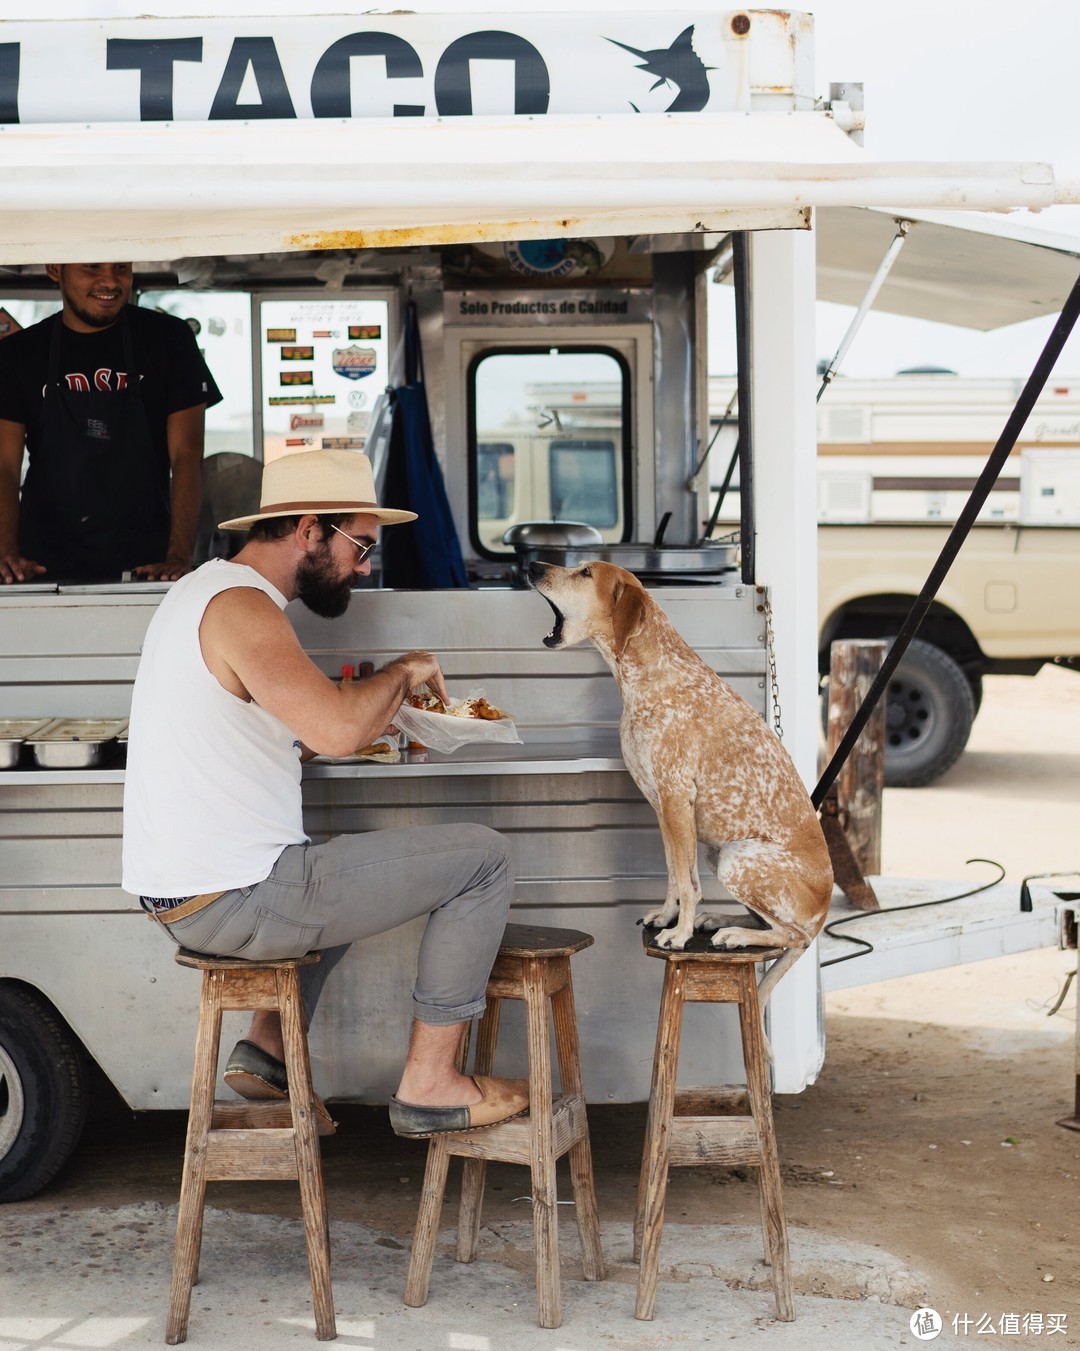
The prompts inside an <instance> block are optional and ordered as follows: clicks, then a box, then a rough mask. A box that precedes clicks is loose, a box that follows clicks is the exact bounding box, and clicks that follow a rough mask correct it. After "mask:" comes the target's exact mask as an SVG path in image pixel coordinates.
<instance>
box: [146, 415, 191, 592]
mask: <svg viewBox="0 0 1080 1351" xmlns="http://www.w3.org/2000/svg"><path fill="white" fill-rule="evenodd" d="M205 419H206V405H205V404H204V403H200V404H196V405H195V407H193V408H184V409H181V411H180V412H178V413H170V414H169V418H168V421H167V422H166V424H165V435H166V439H167V442H168V447H169V464H170V466H171V468H172V518H171V523H170V527H169V547H168V550H167V556H166V558H165V559H164V561H163V562H160V563H143V564H141V565H140V566H139V567H137V568H136V569H135V573H136V574H137V575H138V576H139V577H143V578H145V579H146V580H147V581H150V582H155V581H161V582H174V581H175V580H176V579H177V578H178V577H183V575H184V573H186V572H190V571H191V555H192V553H193V552H194V550H195V532H196V530H197V529H198V527H199V509H200V507H201V506H202V464H203V439H204V427H205Z"/></svg>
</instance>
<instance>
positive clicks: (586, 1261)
mask: <svg viewBox="0 0 1080 1351" xmlns="http://www.w3.org/2000/svg"><path fill="white" fill-rule="evenodd" d="M563 961H564V962H565V963H566V984H565V985H564V986H563V987H562V989H561V990H556V992H555V993H554V994H553V995H552V997H551V1011H552V1015H553V1017H554V1021H555V1050H556V1053H557V1054H558V1057H559V1079H560V1081H561V1082H562V1091H563V1093H564V1094H566V1095H567V1096H571V1097H577V1098H580V1099H581V1111H582V1121H583V1127H584V1128H583V1131H582V1136H581V1139H580V1140H578V1141H577V1143H576V1144H573V1145H571V1146H570V1151H569V1153H570V1183H571V1186H572V1187H573V1191H574V1206H575V1209H576V1211H577V1222H578V1232H579V1233H580V1234H581V1256H582V1265H583V1269H584V1273H585V1279H586V1280H587V1281H602V1280H603V1279H604V1254H603V1250H602V1249H601V1247H600V1216H599V1214H598V1212H597V1209H596V1186H595V1182H594V1179H593V1159H592V1149H591V1147H590V1145H589V1125H588V1120H587V1118H586V1117H585V1091H584V1086H583V1084H582V1082H581V1044H580V1040H579V1037H578V1025H577V1014H576V1012H575V1010H574V987H573V985H571V983H570V959H569V957H564V958H563Z"/></svg>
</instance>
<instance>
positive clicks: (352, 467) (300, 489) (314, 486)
mask: <svg viewBox="0 0 1080 1351" xmlns="http://www.w3.org/2000/svg"><path fill="white" fill-rule="evenodd" d="M308 512H315V513H317V514H319V515H321V514H323V513H335V512H353V513H359V512H363V513H364V515H365V516H374V517H375V519H376V520H377V521H381V522H382V523H383V525H400V524H401V523H402V522H404V521H415V520H416V512H415V511H396V510H394V509H393V508H392V507H380V506H379V504H378V503H377V502H376V500H375V476H374V474H373V473H372V471H371V461H370V460H369V459H368V457H367V456H366V455H361V454H360V453H359V452H358V451H355V450H305V451H300V452H299V453H298V454H296V455H283V456H282V457H281V459H279V460H274V461H272V463H270V464H268V465H267V466H266V468H265V469H264V470H263V475H262V497H261V499H260V501H259V510H258V511H256V512H254V513H253V514H252V515H251V516H238V517H237V518H236V519H235V520H232V521H222V522H220V524H219V525H218V529H219V530H247V528H248V527H249V526H250V525H252V524H254V522H255V521H263V520H266V519H267V518H268V517H271V516H304V515H306V514H307V513H308Z"/></svg>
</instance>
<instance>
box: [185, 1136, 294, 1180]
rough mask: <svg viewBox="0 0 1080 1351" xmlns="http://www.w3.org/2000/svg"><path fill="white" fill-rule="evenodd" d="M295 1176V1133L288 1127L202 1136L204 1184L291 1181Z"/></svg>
mask: <svg viewBox="0 0 1080 1351" xmlns="http://www.w3.org/2000/svg"><path fill="white" fill-rule="evenodd" d="M297 1176H298V1174H297V1171H296V1134H295V1132H294V1131H293V1129H292V1127H291V1126H290V1127H289V1128H288V1130H280V1129H278V1128H277V1127H273V1126H272V1127H269V1128H267V1127H265V1126H260V1127H259V1128H258V1129H257V1130H240V1131H237V1130H228V1131H214V1130H212V1131H210V1132H209V1134H208V1135H207V1137H206V1180H207V1182H232V1181H238V1180H242V1181H245V1182H280V1181H292V1182H295V1181H296V1179H297Z"/></svg>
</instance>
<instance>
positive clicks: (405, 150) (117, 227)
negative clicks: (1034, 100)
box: [0, 111, 1077, 285]
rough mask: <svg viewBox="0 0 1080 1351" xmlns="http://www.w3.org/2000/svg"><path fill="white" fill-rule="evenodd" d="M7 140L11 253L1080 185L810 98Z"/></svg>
mask: <svg viewBox="0 0 1080 1351" xmlns="http://www.w3.org/2000/svg"><path fill="white" fill-rule="evenodd" d="M0 158H2V160H3V163H4V166H5V183H4V209H3V211H2V212H0V264H7V265H15V264H32V263H45V262H89V261H95V260H100V259H103V258H130V259H133V260H136V261H139V260H144V259H163V258H180V257H207V256H215V255H218V256H220V255H223V254H230V253H248V254H250V253H278V252H283V251H290V250H309V249H355V248H365V247H387V246H390V247H401V246H407V245H412V244H428V245H432V244H444V243H459V242H475V241H482V240H493V239H504V240H505V239H529V238H547V237H575V236H584V235H588V236H595V235H620V234H635V235H640V234H642V233H671V232H684V231H707V232H722V231H726V230H730V229H736V228H746V229H752V228H784V227H786V228H797V227H800V226H802V227H805V226H806V225H807V224H808V223H809V214H808V208H811V207H815V206H820V207H826V206H828V207H856V206H862V207H870V206H880V207H887V206H889V205H890V204H892V203H895V202H903V203H905V204H906V206H908V207H910V208H912V209H915V208H920V207H921V208H949V209H951V208H962V209H963V208H967V209H972V208H985V209H997V210H1003V209H1008V208H1011V207H1024V206H1027V207H1043V206H1049V205H1052V204H1053V203H1055V202H1059V201H1068V200H1077V194H1076V187H1077V184H1076V183H1075V181H1072V180H1069V181H1067V182H1061V181H1060V180H1059V179H1057V178H1055V174H1054V171H1053V169H1052V168H1051V166H1049V165H1047V164H1004V163H1001V164H981V163H977V164H957V163H937V164H935V163H929V162H884V161H877V160H873V159H871V158H869V157H868V156H867V155H866V154H865V153H864V152H863V151H862V150H861V149H860V148H859V147H858V146H857V145H855V144H854V143H853V142H852V141H851V139H850V138H849V137H848V136H847V135H845V133H844V132H843V131H842V130H841V129H840V128H839V127H838V126H837V125H836V123H835V121H834V120H833V118H832V117H831V115H830V114H828V113H825V112H810V111H807V112H760V111H755V112H753V113H715V114H708V113H702V114H696V115H694V116H692V117H687V116H682V115H679V114H663V113H642V114H640V115H637V116H628V115H626V114H600V115H596V116H587V117H586V116H552V115H548V116H544V117H527V116H515V117H467V118H466V117H444V118H425V119H409V118H385V119H380V118H365V119H362V120H352V119H343V120H329V119H319V120H307V121H288V122H286V121H277V120H263V121H254V122H224V123H221V122H215V123H194V122H174V123H162V122H155V123H134V124H128V123H98V124H88V125H85V124H79V125H75V124H26V125H19V124H13V125H7V126H3V127H0ZM882 228H883V229H884V230H885V231H886V233H887V232H888V229H889V225H888V222H887V221H885V222H883V223H882ZM866 230H867V232H868V234H872V233H873V231H874V227H873V226H870V225H867V226H866ZM870 248H871V243H870V242H869V241H868V243H867V249H870ZM842 263H843V259H842V258H841V259H840V260H838V263H837V273H838V274H839V272H840V271H842ZM840 281H841V278H840V277H839V275H838V277H837V284H838V285H839V284H840ZM848 281H849V282H850V284H852V285H855V282H854V281H853V280H852V279H851V278H849V279H848Z"/></svg>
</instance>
